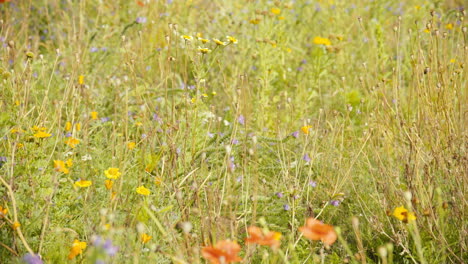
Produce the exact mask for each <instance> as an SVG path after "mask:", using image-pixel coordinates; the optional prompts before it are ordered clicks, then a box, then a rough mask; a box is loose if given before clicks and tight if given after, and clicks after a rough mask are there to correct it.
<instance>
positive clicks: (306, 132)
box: [301, 126, 312, 135]
mask: <svg viewBox="0 0 468 264" xmlns="http://www.w3.org/2000/svg"><path fill="white" fill-rule="evenodd" d="M311 128H312V126H303V127H301V131H302V132H303V133H304V134H306V135H308V134H309V130H310V129H311Z"/></svg>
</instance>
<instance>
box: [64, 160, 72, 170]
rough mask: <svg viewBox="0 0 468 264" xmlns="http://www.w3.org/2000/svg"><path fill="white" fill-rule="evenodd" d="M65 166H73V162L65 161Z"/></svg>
mask: <svg viewBox="0 0 468 264" xmlns="http://www.w3.org/2000/svg"><path fill="white" fill-rule="evenodd" d="M65 165H67V167H68V168H70V167H71V166H73V160H72V159H67V161H66V162H65Z"/></svg>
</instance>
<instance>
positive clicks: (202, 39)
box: [198, 38, 210, 44]
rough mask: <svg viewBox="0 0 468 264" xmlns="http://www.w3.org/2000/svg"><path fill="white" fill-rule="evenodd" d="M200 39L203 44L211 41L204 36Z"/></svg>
mask: <svg viewBox="0 0 468 264" xmlns="http://www.w3.org/2000/svg"><path fill="white" fill-rule="evenodd" d="M198 40H199V41H201V42H202V43H203V44H206V43H208V42H210V40H209V39H204V38H198Z"/></svg>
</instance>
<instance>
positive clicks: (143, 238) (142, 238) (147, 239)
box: [141, 233, 153, 244]
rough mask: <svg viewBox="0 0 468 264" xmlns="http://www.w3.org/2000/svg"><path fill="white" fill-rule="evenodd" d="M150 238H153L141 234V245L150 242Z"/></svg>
mask: <svg viewBox="0 0 468 264" xmlns="http://www.w3.org/2000/svg"><path fill="white" fill-rule="evenodd" d="M151 238H153V237H152V236H150V235H148V234H146V233H143V234H141V242H143V244H146V243H148V242H149V241H150V240H151Z"/></svg>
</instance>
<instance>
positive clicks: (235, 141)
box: [231, 138, 239, 145]
mask: <svg viewBox="0 0 468 264" xmlns="http://www.w3.org/2000/svg"><path fill="white" fill-rule="evenodd" d="M231 144H233V145H237V144H239V140H237V139H235V138H234V139H233V140H231Z"/></svg>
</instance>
